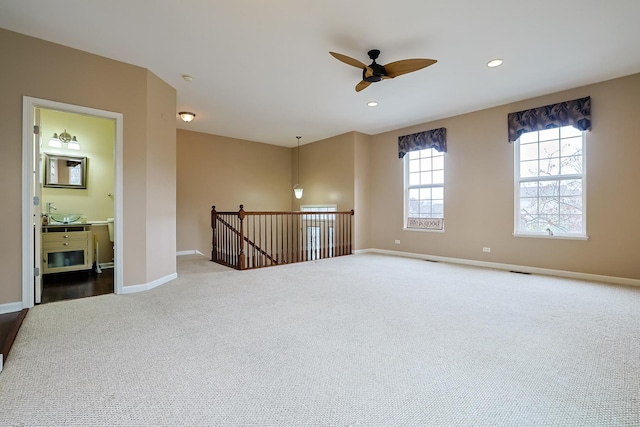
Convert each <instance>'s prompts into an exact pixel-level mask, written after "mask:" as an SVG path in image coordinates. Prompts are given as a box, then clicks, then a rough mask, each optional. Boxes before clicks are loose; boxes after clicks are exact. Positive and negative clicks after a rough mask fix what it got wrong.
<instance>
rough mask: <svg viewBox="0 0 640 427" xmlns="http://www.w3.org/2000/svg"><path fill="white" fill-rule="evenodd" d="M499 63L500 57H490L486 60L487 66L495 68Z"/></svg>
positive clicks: (500, 62) (500, 61) (500, 63)
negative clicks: (490, 58)
mask: <svg viewBox="0 0 640 427" xmlns="http://www.w3.org/2000/svg"><path fill="white" fill-rule="evenodd" d="M501 65H502V59H492V60H491V61H489V62H487V67H489V68H495V67H499V66H501Z"/></svg>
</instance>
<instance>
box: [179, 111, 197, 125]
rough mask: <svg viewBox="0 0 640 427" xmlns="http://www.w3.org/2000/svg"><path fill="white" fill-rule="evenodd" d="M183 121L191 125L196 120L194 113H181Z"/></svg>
mask: <svg viewBox="0 0 640 427" xmlns="http://www.w3.org/2000/svg"><path fill="white" fill-rule="evenodd" d="M178 115H179V116H180V118H181V119H182V121H184V122H187V123H189V122H190V121H191V120H193V119H195V118H196V115H195V114H194V113H190V112H188V111H181V112H179V113H178Z"/></svg>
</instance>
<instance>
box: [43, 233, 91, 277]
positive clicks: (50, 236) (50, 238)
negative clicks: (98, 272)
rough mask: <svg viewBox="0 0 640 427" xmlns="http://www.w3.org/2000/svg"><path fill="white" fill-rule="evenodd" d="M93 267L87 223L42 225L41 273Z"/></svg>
mask: <svg viewBox="0 0 640 427" xmlns="http://www.w3.org/2000/svg"><path fill="white" fill-rule="evenodd" d="M92 267H93V233H92V232H91V225H89V224H62V225H46V226H43V227H42V273H43V274H47V273H59V272H63V271H75V270H89V269H91V268H92Z"/></svg>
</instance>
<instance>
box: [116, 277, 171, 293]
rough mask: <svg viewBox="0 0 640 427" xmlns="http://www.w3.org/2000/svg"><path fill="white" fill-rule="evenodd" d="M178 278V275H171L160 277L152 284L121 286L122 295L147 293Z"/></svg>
mask: <svg viewBox="0 0 640 427" xmlns="http://www.w3.org/2000/svg"><path fill="white" fill-rule="evenodd" d="M177 278H178V273H172V274H169V275H167V276H164V277H161V278H159V279H156V280H154V281H153V282H149V283H143V284H141V285H131V286H123V287H122V292H121V293H122V294H134V293H136V292H144V291H149V290H151V289H153V288H157V287H158V286H160V285H164V284H165V283H167V282H170V281H172V280H174V279H177Z"/></svg>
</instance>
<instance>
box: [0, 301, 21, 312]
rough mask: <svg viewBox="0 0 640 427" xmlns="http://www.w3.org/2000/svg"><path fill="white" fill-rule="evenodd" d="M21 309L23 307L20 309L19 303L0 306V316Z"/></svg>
mask: <svg viewBox="0 0 640 427" xmlns="http://www.w3.org/2000/svg"><path fill="white" fill-rule="evenodd" d="M23 308H24V307H22V303H21V302H20V301H18V302H10V303H8V304H0V314H7V313H15V312H16V311H20V310H22V309H23Z"/></svg>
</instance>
